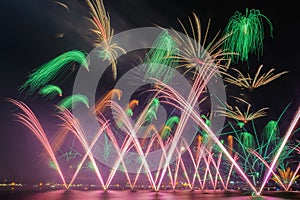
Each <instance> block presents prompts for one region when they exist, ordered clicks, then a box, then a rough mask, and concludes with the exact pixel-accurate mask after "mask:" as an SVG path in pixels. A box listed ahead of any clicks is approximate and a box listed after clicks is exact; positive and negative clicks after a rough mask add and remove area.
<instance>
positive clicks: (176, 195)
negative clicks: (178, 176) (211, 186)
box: [0, 190, 300, 200]
mask: <svg viewBox="0 0 300 200" xmlns="http://www.w3.org/2000/svg"><path fill="white" fill-rule="evenodd" d="M274 194H275V193H274ZM295 197H296V198H297V199H298V198H299V197H300V196H299V194H297V196H295V195H294V196H293V198H285V197H272V196H263V197H251V196H240V193H238V192H222V191H207V192H203V191H159V192H152V191H137V192H131V191H106V192H104V191H79V190H71V191H63V190H56V191H47V192H13V193H9V192H6V193H0V199H2V200H4V199H10V200H96V199H97V200H100V199H101V200H102V199H103V200H111V199H112V200H121V199H138V200H174V199H180V200H194V199H206V200H210V199H214V200H215V199H225V200H249V199H253V200H260V199H261V200H282V199H295Z"/></svg>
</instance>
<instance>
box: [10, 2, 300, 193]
mask: <svg viewBox="0 0 300 200" xmlns="http://www.w3.org/2000/svg"><path fill="white" fill-rule="evenodd" d="M56 3H57V4H58V5H61V6H63V7H65V8H66V9H67V10H68V12H72V11H71V9H70V8H69V7H68V6H66V5H65V4H63V3H60V2H56ZM85 3H86V4H87V8H88V9H89V10H88V11H89V17H88V19H89V21H90V22H91V23H90V26H91V27H90V30H88V31H92V32H93V33H94V34H95V35H96V39H95V40H93V41H94V43H93V45H94V46H98V47H100V49H101V50H98V51H97V59H99V60H100V61H105V60H108V61H109V62H110V64H111V68H112V80H113V81H117V80H118V75H119V73H117V66H118V65H119V62H117V60H118V56H119V54H125V50H124V49H123V48H122V47H120V46H119V45H118V44H116V43H113V42H112V41H113V40H112V38H113V35H114V32H113V29H112V28H111V24H110V17H109V15H108V13H107V12H106V10H105V7H104V3H103V1H101V0H86V1H85ZM263 19H264V20H266V21H267V22H268V24H269V25H270V28H271V32H272V24H271V22H270V21H269V19H268V18H267V17H266V16H264V15H263V14H262V13H261V12H260V11H259V10H255V9H251V10H248V9H247V10H246V14H245V15H242V14H241V13H240V12H238V11H237V12H236V13H235V15H234V16H232V17H231V18H230V19H229V23H228V25H227V26H226V28H225V30H224V34H223V35H221V34H220V32H218V33H217V34H216V35H214V36H213V37H211V36H210V30H209V28H210V26H211V22H210V21H208V23H207V28H206V29H203V30H202V29H201V23H200V19H199V17H198V16H197V15H196V14H195V13H192V17H189V18H188V24H187V25H185V24H184V23H183V22H182V21H180V20H179V25H180V27H181V30H182V32H183V34H184V35H186V36H187V37H186V38H185V37H183V36H182V35H180V34H179V33H178V32H176V31H175V32H172V31H174V30H173V29H172V30H169V29H162V30H161V33H160V34H159V35H158V36H157V38H156V40H155V41H154V43H153V44H152V46H151V48H150V49H149V50H148V51H147V53H145V59H144V60H143V64H144V70H145V76H143V78H144V79H145V80H146V79H151V80H152V81H154V82H155V83H154V84H151V86H149V87H150V88H147V89H145V91H142V92H140V93H139V94H135V95H132V97H131V99H129V100H128V101H126V104H125V105H124V104H122V103H121V100H122V98H123V96H125V95H124V94H126V91H125V90H121V89H118V88H116V87H113V88H109V90H104V89H103V88H101V91H100V92H101V93H102V95H99V96H100V97H97V98H96V99H95V102H90V101H89V98H88V95H86V94H83V93H82V94H79V93H78V94H72V95H65V94H66V92H65V89H64V93H63V90H62V89H61V88H64V87H62V85H63V84H65V79H64V78H63V77H67V76H65V74H66V73H67V72H68V70H70V68H71V67H72V66H73V70H72V72H73V71H74V70H75V67H76V66H77V65H78V64H79V65H81V66H82V67H83V68H82V69H83V70H85V73H90V71H89V69H91V68H90V62H89V59H88V57H87V54H86V53H84V51H78V50H72V51H68V52H66V53H63V54H61V55H60V56H58V57H56V58H54V59H52V60H50V61H49V62H46V63H45V64H43V65H42V66H40V67H38V68H36V69H35V70H34V71H33V72H32V73H31V74H29V75H28V77H27V80H26V82H25V83H24V84H23V85H21V86H20V88H19V90H18V91H19V93H20V94H23V93H24V94H26V95H27V96H34V94H35V93H36V92H38V94H40V96H41V97H42V98H45V99H46V98H48V99H47V100H49V101H51V102H55V106H53V107H55V108H57V109H54V112H55V117H57V120H59V126H58V127H57V129H56V130H55V131H54V133H52V134H51V133H46V131H45V130H44V128H43V126H44V124H42V123H41V120H39V118H38V117H37V116H38V113H36V112H33V110H31V107H29V106H28V105H26V104H25V103H24V102H23V101H22V100H15V99H9V102H11V103H12V104H13V105H14V106H16V107H17V108H18V110H17V113H16V118H17V120H18V121H19V122H21V123H22V124H23V125H25V126H26V127H27V128H28V129H29V130H30V131H31V132H32V133H33V134H34V136H35V137H36V138H37V139H38V141H39V142H40V144H41V146H42V147H43V149H44V151H43V152H42V153H41V155H42V156H41V157H42V159H43V160H44V161H46V163H47V167H49V168H51V170H54V171H56V172H57V174H58V175H59V177H60V181H61V183H62V185H63V186H64V188H65V189H66V190H68V189H72V187H73V186H74V185H76V181H77V180H79V179H80V178H82V177H84V176H93V177H96V178H97V184H100V187H101V189H103V190H109V189H110V188H112V186H113V185H114V184H115V182H117V181H118V180H122V181H123V182H124V185H127V186H128V187H129V188H130V189H131V190H135V189H136V188H137V185H138V183H139V182H143V181H144V182H146V184H148V186H149V188H150V189H152V190H154V191H159V190H161V189H166V188H168V187H169V188H171V189H173V190H175V189H179V188H185V189H190V190H195V189H201V190H204V189H214V190H216V189H220V188H221V189H224V190H229V189H231V188H234V187H233V184H232V182H234V181H236V182H238V181H239V182H240V183H241V182H242V183H243V184H242V187H245V188H247V189H249V190H251V192H252V193H253V194H254V195H261V194H263V193H264V188H265V187H266V186H269V185H270V186H276V187H280V188H281V189H282V190H285V191H289V189H290V188H292V187H293V184H295V181H296V180H298V179H299V177H300V175H299V171H300V161H299V152H300V142H299V140H295V139H294V138H293V137H294V136H295V135H296V134H297V133H298V132H299V130H300V129H299V124H298V122H299V118H300V107H299V106H300V105H298V106H297V110H294V111H293V112H294V113H295V115H294V116H292V117H290V118H291V119H290V118H288V116H287V117H286V115H285V113H286V110H287V109H288V108H290V107H289V106H287V107H286V108H285V109H284V110H283V111H282V114H281V115H280V116H278V117H277V119H273V120H269V121H267V122H264V127H263V128H262V129H261V127H257V126H256V123H257V120H262V121H263V120H266V116H267V114H268V112H267V110H268V111H269V110H271V108H269V107H263V108H261V107H260V105H256V104H255V102H254V103H253V102H251V101H250V100H248V99H244V98H243V97H236V96H233V95H231V94H230V95H228V96H231V97H233V98H229V99H228V101H230V100H232V99H233V101H234V102H230V103H227V102H224V101H223V100H221V98H219V97H218V96H216V97H214V96H213V95H210V94H209V90H210V88H209V85H210V84H211V82H218V81H219V82H221V81H223V80H224V82H225V83H228V84H229V85H234V86H238V90H243V89H245V88H246V89H251V90H252V89H257V88H259V87H261V86H264V87H265V88H266V89H267V86H268V84H269V83H270V82H271V81H279V80H280V79H279V78H280V77H281V76H282V75H284V74H286V73H287V71H283V72H280V73H278V74H273V72H274V70H275V69H274V68H272V69H270V70H269V71H268V72H266V73H263V74H261V71H262V68H263V65H260V66H259V67H258V69H257V71H256V73H255V75H254V76H253V77H252V76H250V74H249V73H247V74H246V75H244V74H243V73H242V72H241V70H240V69H238V66H237V65H235V64H236V63H237V62H243V61H247V60H248V59H249V54H250V53H252V54H253V53H257V54H260V55H261V54H262V49H263V39H264V31H263V24H262V21H263ZM174 33H175V34H174ZM189 36H191V37H189ZM231 61H232V62H231ZM173 70H176V71H177V72H178V73H180V74H182V76H184V77H185V78H186V79H187V80H188V81H189V83H190V86H191V87H190V90H189V91H185V92H186V93H187V96H184V95H182V94H181V93H180V92H179V91H178V90H176V88H175V87H173V85H171V84H169V83H170V82H172V81H173V82H176V80H174V73H173V72H174V71H173ZM232 72H234V73H232ZM68 73H70V72H68ZM219 74H222V76H223V77H221V76H218V75H219ZM218 77H219V79H218ZM110 78H111V77H110ZM212 80H213V81H212ZM85 81H89V80H85ZM226 87H227V86H226ZM224 88H225V87H224ZM137 91H138V90H137ZM228 91H229V92H230V90H228ZM251 92H252V91H251ZM146 94H147V95H146ZM57 97H58V98H62V99H59V101H58V102H56V100H57ZM213 98H216V99H217V100H218V101H219V105H221V106H218V107H217V110H215V111H213V112H212V113H208V112H206V110H207V109H206V107H205V106H206V104H205V103H206V102H207V100H210V99H213ZM250 102H251V103H250ZM233 104H235V105H233ZM81 106H83V107H84V109H85V110H86V111H87V115H88V116H89V117H94V118H95V119H96V121H97V123H98V124H99V127H98V129H97V130H94V129H92V128H90V127H88V128H86V127H85V124H84V122H83V121H81V120H80V119H79V117H78V116H76V115H75V114H74V113H73V112H72V108H77V107H81ZM161 107H166V108H167V109H166V110H167V111H166V113H165V116H164V114H162V113H161V112H160V108H161ZM259 107H260V109H258V108H259ZM52 114H53V113H49V115H52ZM80 114H82V113H80ZM85 114H86V113H85ZM220 116H221V117H224V118H225V123H224V126H223V127H222V128H221V129H220V130H215V129H214V126H213V124H214V119H213V118H214V117H220ZM162 117H165V120H164V122H163V123H161V122H160V121H159V120H158V119H160V118H162ZM284 117H286V123H288V124H289V126H288V128H287V130H283V129H281V127H280V123H281V121H282V120H283V119H284ZM88 119H89V118H88ZM288 120H290V121H288ZM87 121H88V120H87ZM189 122H190V123H189ZM190 124H192V125H190ZM46 130H47V129H46ZM90 132H91V133H90ZM186 134H187V135H189V136H191V138H192V139H191V141H189V137H186ZM291 138H293V139H291ZM153 152H157V154H155V156H153ZM295 158H296V159H295ZM292 160H293V161H294V163H291V161H292ZM154 161H155V162H154ZM108 163H109V164H108ZM83 170H86V171H87V172H84V173H83ZM91 174H92V175H91ZM233 180H234V181H233ZM124 187H125V186H124ZM234 189H235V188H234Z"/></svg>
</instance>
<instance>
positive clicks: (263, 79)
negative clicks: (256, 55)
mask: <svg viewBox="0 0 300 200" xmlns="http://www.w3.org/2000/svg"><path fill="white" fill-rule="evenodd" d="M262 68H263V65H260V66H259V68H258V70H257V72H256V74H255V76H254V78H251V77H250V75H249V74H248V73H247V75H246V76H244V74H243V73H242V72H241V71H239V70H238V69H235V68H232V70H233V71H235V72H236V74H237V76H236V77H234V76H232V75H230V74H228V73H225V74H224V75H225V76H226V77H225V78H224V81H226V82H228V83H230V84H233V85H237V86H239V87H241V88H248V89H254V88H258V87H261V86H263V85H266V84H268V83H269V82H271V81H273V80H275V79H277V78H279V77H280V76H281V75H283V74H286V73H288V72H287V71H283V72H281V73H278V74H273V71H274V70H275V69H274V68H272V69H270V70H269V71H268V72H267V73H264V74H262V75H260V71H261V69H262Z"/></svg>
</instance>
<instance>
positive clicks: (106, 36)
mask: <svg viewBox="0 0 300 200" xmlns="http://www.w3.org/2000/svg"><path fill="white" fill-rule="evenodd" d="M86 1H87V4H88V6H89V8H90V15H91V18H89V21H90V22H91V23H92V25H93V27H94V28H92V29H91V31H93V32H94V33H95V34H96V36H97V38H96V39H95V41H94V45H95V46H97V45H99V44H101V49H102V50H101V51H100V52H99V57H101V58H102V59H103V60H104V61H105V60H108V61H109V62H110V63H111V65H112V73H113V78H114V80H115V79H116V78H117V58H118V50H119V51H121V52H123V53H126V52H125V50H124V49H123V48H121V47H119V46H118V45H117V44H115V43H112V37H113V34H114V30H113V29H112V28H111V27H110V18H109V14H108V13H107V12H106V10H105V7H104V4H103V2H102V1H101V0H86Z"/></svg>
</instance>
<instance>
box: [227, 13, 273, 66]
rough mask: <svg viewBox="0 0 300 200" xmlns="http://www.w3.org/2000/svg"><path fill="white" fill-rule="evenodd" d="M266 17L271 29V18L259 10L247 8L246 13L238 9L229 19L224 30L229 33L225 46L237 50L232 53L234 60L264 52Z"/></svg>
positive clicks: (246, 58) (231, 50)
mask: <svg viewBox="0 0 300 200" xmlns="http://www.w3.org/2000/svg"><path fill="white" fill-rule="evenodd" d="M263 19H265V20H266V21H267V22H268V24H269V26H270V29H271V35H272V29H273V28H272V24H271V22H270V20H269V19H268V18H267V17H266V16H265V15H263V14H262V13H261V12H260V11H259V10H256V9H251V10H248V9H246V14H245V15H243V14H242V13H240V12H238V11H236V12H235V14H234V15H233V16H232V17H231V18H230V19H229V22H228V24H227V26H226V27H225V30H224V35H229V37H228V38H227V39H226V40H225V42H224V44H223V46H224V49H226V51H229V52H236V53H237V54H230V55H229V56H230V58H231V59H232V61H233V62H238V61H239V60H240V61H246V60H248V56H249V53H252V54H253V53H257V54H262V52H263V39H264V29H263V23H262V20H263Z"/></svg>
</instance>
